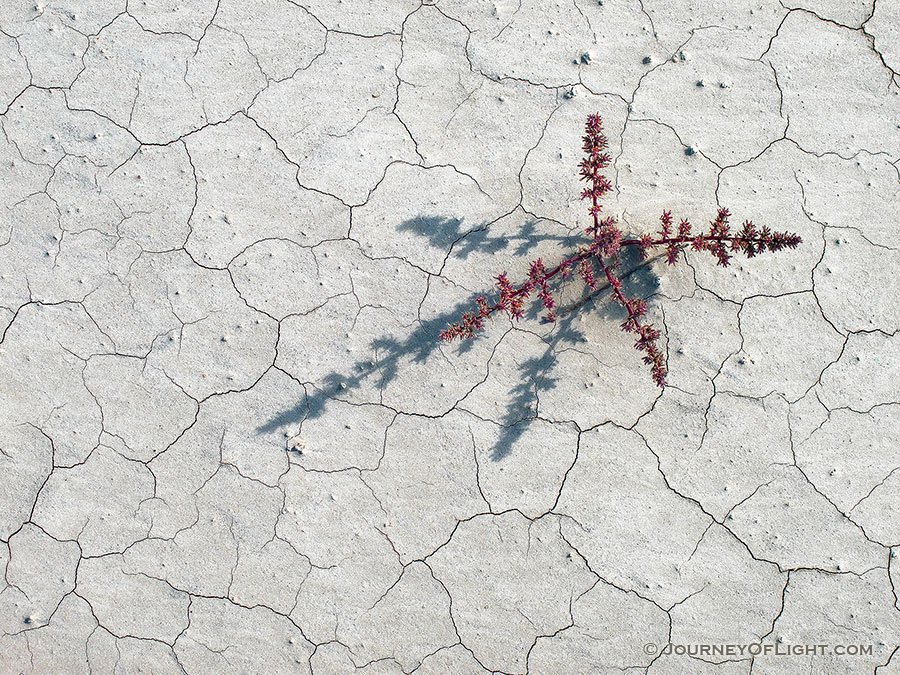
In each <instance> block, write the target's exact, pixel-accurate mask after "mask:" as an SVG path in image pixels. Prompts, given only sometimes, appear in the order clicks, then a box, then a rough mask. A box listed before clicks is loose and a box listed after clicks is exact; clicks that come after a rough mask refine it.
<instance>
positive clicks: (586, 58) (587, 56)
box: [581, 52, 594, 65]
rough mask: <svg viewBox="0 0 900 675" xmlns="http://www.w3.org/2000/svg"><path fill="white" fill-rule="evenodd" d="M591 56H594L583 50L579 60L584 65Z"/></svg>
mask: <svg viewBox="0 0 900 675" xmlns="http://www.w3.org/2000/svg"><path fill="white" fill-rule="evenodd" d="M593 58H594V57H593V56H591V53H590V52H585V53H584V54H582V55H581V62H582V63H583V64H584V65H588V64H589V63H590V62H591V61H592V60H593Z"/></svg>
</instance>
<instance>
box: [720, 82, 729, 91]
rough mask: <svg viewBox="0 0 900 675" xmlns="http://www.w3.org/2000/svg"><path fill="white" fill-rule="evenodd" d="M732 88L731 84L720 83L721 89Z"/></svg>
mask: <svg viewBox="0 0 900 675" xmlns="http://www.w3.org/2000/svg"><path fill="white" fill-rule="evenodd" d="M730 86H731V84H730V83H729V82H719V88H720V89H728V88H729V87H730Z"/></svg>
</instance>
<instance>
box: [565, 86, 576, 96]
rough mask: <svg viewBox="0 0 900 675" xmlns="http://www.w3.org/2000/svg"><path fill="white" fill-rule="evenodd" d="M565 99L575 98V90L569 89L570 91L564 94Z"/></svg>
mask: <svg viewBox="0 0 900 675" xmlns="http://www.w3.org/2000/svg"><path fill="white" fill-rule="evenodd" d="M563 98H575V88H574V87H572V88H571V89H569V91H567V92H566V93H565V94H563Z"/></svg>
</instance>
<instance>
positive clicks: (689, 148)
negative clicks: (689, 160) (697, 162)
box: [684, 145, 697, 156]
mask: <svg viewBox="0 0 900 675" xmlns="http://www.w3.org/2000/svg"><path fill="white" fill-rule="evenodd" d="M696 152H697V148H695V147H694V146H693V145H689V146H687V147H686V148H685V149H684V154H686V155H688V156H691V155H693V154H695V153H696Z"/></svg>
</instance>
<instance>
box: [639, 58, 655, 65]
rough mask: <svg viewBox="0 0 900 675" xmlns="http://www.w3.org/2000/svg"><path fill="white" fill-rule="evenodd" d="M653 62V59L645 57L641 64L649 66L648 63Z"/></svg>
mask: <svg viewBox="0 0 900 675" xmlns="http://www.w3.org/2000/svg"><path fill="white" fill-rule="evenodd" d="M651 61H653V59H652V58H651V57H649V56H645V57H644V58H643V59H642V60H641V63H643V64H644V65H645V66H646V65H647V64H648V63H650V62H651Z"/></svg>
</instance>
